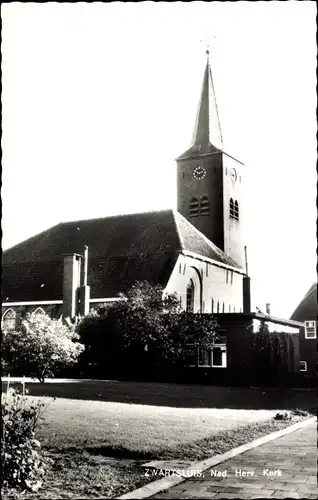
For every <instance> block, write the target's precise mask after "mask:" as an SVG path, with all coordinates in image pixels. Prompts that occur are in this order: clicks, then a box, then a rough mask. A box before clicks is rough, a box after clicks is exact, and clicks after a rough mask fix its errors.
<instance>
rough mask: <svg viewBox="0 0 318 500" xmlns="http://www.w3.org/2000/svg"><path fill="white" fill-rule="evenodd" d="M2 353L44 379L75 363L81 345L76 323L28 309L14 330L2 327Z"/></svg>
mask: <svg viewBox="0 0 318 500" xmlns="http://www.w3.org/2000/svg"><path fill="white" fill-rule="evenodd" d="M3 337H4V338H3V348H2V349H3V357H4V359H5V361H7V362H8V364H9V365H11V366H13V367H16V366H18V367H19V369H20V370H21V372H22V373H23V374H24V375H27V376H31V377H33V378H37V379H38V380H39V381H40V382H44V380H45V378H47V377H53V376H54V375H55V374H56V373H57V371H58V370H59V369H60V368H63V367H65V366H70V365H73V364H74V363H76V361H77V359H78V356H79V355H80V353H81V352H82V351H83V350H84V346H83V345H82V344H81V343H79V342H76V341H77V340H78V339H79V336H78V334H77V333H76V332H75V326H74V325H72V324H71V323H69V324H64V323H63V321H62V319H58V320H56V319H51V318H50V317H49V316H48V315H47V314H34V313H31V314H30V313H28V314H27V315H26V317H25V319H23V320H22V323H21V326H20V327H19V328H17V329H16V330H7V331H4V336H3Z"/></svg>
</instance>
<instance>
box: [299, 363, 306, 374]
mask: <svg viewBox="0 0 318 500" xmlns="http://www.w3.org/2000/svg"><path fill="white" fill-rule="evenodd" d="M300 371H301V372H306V371H307V361H301V362H300Z"/></svg>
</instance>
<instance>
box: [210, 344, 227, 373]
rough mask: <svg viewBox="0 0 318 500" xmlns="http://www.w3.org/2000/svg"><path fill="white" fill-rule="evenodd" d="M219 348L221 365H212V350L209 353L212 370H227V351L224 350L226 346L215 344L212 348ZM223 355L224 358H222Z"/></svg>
mask: <svg viewBox="0 0 318 500" xmlns="http://www.w3.org/2000/svg"><path fill="white" fill-rule="evenodd" d="M218 347H220V348H221V352H222V354H221V355H222V365H214V364H213V349H212V352H211V361H212V365H211V366H212V368H227V349H226V344H215V346H214V348H218ZM223 354H225V356H223ZM224 359H225V362H224Z"/></svg>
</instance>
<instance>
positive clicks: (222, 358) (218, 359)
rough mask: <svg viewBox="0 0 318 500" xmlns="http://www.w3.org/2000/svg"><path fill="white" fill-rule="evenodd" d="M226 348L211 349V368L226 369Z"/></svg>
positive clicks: (216, 347)
mask: <svg viewBox="0 0 318 500" xmlns="http://www.w3.org/2000/svg"><path fill="white" fill-rule="evenodd" d="M226 357H227V356H226V346H220V345H218V346H215V347H213V349H212V367H215V368H226V366H227V359H226Z"/></svg>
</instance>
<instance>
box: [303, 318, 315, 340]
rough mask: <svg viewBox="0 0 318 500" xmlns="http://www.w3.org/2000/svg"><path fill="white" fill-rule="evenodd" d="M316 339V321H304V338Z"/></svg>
mask: <svg viewBox="0 0 318 500" xmlns="http://www.w3.org/2000/svg"><path fill="white" fill-rule="evenodd" d="M316 337H317V332H316V321H305V338H306V339H315V338H316Z"/></svg>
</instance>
